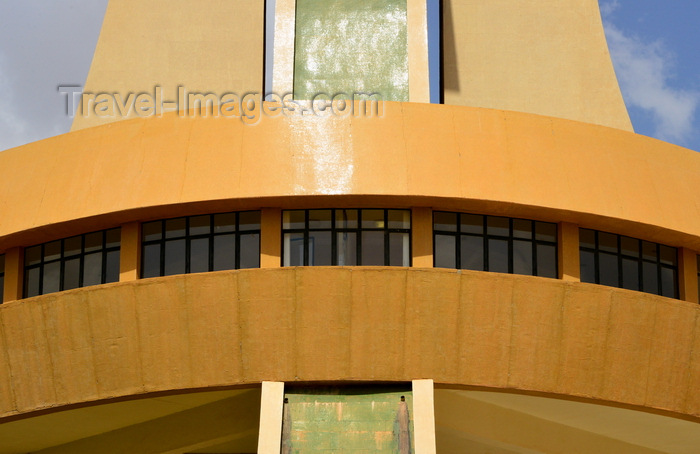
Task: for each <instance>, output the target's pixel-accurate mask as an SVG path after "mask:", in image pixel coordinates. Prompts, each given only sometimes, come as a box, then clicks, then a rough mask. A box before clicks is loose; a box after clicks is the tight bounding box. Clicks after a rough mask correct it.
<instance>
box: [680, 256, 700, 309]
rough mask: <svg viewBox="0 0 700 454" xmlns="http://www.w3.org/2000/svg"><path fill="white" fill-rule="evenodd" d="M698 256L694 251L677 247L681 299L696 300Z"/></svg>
mask: <svg viewBox="0 0 700 454" xmlns="http://www.w3.org/2000/svg"><path fill="white" fill-rule="evenodd" d="M698 285H699V284H698V258H697V253H696V252H695V251H691V250H690V249H687V248H680V249H678V290H679V293H680V295H679V296H680V298H681V299H682V300H683V301H689V302H691V303H700V301H698Z"/></svg>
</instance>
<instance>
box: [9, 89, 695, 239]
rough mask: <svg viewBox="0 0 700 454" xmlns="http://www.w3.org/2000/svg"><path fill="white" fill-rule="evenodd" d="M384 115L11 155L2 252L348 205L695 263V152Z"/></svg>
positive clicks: (453, 111) (543, 125)
mask: <svg viewBox="0 0 700 454" xmlns="http://www.w3.org/2000/svg"><path fill="white" fill-rule="evenodd" d="M385 106H386V114H385V116H384V117H383V118H364V117H358V118H355V117H343V118H339V117H326V118H317V117H312V118H308V117H301V116H294V117H289V118H287V117H284V116H281V115H279V116H277V117H275V118H270V117H269V116H265V115H263V114H262V113H261V114H260V115H261V118H260V122H259V124H257V125H256V126H246V125H244V124H243V123H242V122H241V121H240V120H238V119H214V118H181V117H179V116H177V115H176V114H175V113H172V114H166V115H164V116H163V117H162V118H151V119H137V120H129V121H122V122H117V123H114V124H109V125H105V126H101V127H95V128H89V129H87V130H82V131H76V132H73V133H69V134H65V135H62V136H58V137H54V138H51V139H47V140H43V141H39V142H35V143H32V144H29V145H25V146H22V147H19V148H15V149H11V150H7V151H4V152H3V153H0V195H1V197H0V199H1V200H2V201H3V211H4V212H8V213H13V214H14V215H13V216H9V217H7V216H5V217H2V219H0V250H2V249H4V248H7V247H12V246H17V245H22V241H20V240H19V239H18V238H16V237H17V235H23V234H30V233H31V232H37V231H41V230H42V229H43V230H44V231H45V233H46V232H47V231H49V230H51V231H52V234H53V235H56V234H57V233H58V232H60V234H66V235H68V234H72V233H80V232H84V231H89V230H90V229H96V228H103V227H106V226H110V225H115V223H116V224H117V225H118V224H119V223H122V222H128V221H131V220H140V219H145V218H148V217H151V216H156V215H158V216H161V215H162V216H167V215H168V214H167V213H168V212H169V211H168V208H167V207H170V213H171V215H179V214H181V212H178V211H177V208H176V207H177V206H178V205H180V204H197V205H196V206H198V207H199V209H202V210H203V209H205V206H206V207H210V208H211V207H213V206H216V207H218V208H219V209H226V208H224V207H228V208H229V209H239V208H246V207H248V208H251V207H260V206H282V207H285V206H287V205H289V204H291V203H295V202H294V201H295V200H296V203H298V197H303V196H309V197H314V198H318V199H322V198H323V197H324V196H335V197H337V196H338V195H344V196H347V197H380V198H381V197H383V198H385V200H388V199H390V198H401V197H402V198H403V199H398V200H404V203H405V204H407V206H415V203H417V201H423V202H426V203H429V204H430V205H426V206H434V207H436V208H440V209H444V208H452V207H455V208H459V209H476V210H480V211H482V212H487V213H492V214H498V213H511V214H513V215H518V216H523V217H525V216H530V215H531V216H532V217H534V218H536V219H542V220H551V221H566V222H572V223H576V224H579V225H582V226H585V227H591V228H598V229H600V230H611V229H612V230H614V231H615V233H622V234H627V235H631V236H637V237H642V238H645V239H648V240H651V241H659V242H663V243H666V244H670V245H674V246H680V245H683V246H685V247H688V248H691V249H694V250H700V227H699V226H700V210H699V209H698V207H700V193H698V191H697V176H698V175H700V154H699V153H697V152H694V151H691V150H687V149H683V148H680V147H677V146H674V145H671V144H668V143H664V142H660V141H657V140H654V139H650V138H648V137H644V136H640V135H636V134H632V133H629V132H625V131H621V130H616V129H611V128H606V127H602V126H596V125H592V124H587V123H579V122H574V121H568V120H561V119H556V118H549V117H542V116H537V115H532V114H524V113H516V112H505V111H499V110H492V109H480V108H472V107H463V106H446V105H429V104H418V103H386V104H385ZM285 200H287V202H284V201H285ZM290 200H291V201H290ZM335 201H336V203H337V202H338V200H337V199H336V200H335ZM392 203H394V202H392ZM261 204H264V205H261ZM164 207H165V208H164ZM155 208H157V209H155ZM179 209H180V210H181V209H182V208H179ZM129 213H131V214H129ZM90 219H92V220H93V221H92V222H91V221H89V220H90ZM95 219H101V220H100V221H99V222H97V221H94V220H95ZM86 220H88V221H86ZM70 222H73V223H75V225H73V226H72V227H71V228H63V227H62V225H63V224H66V223H70ZM86 229H87V230H86ZM25 239H26V238H25ZM44 239H45V238H40V237H36V238H34V240H36V241H43V240H44Z"/></svg>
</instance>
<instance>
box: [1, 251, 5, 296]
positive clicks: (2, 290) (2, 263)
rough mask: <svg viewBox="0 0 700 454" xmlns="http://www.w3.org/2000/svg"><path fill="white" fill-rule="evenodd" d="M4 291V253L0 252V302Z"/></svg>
mask: <svg viewBox="0 0 700 454" xmlns="http://www.w3.org/2000/svg"><path fill="white" fill-rule="evenodd" d="M4 292H5V254H0V303H2V298H3V294H4Z"/></svg>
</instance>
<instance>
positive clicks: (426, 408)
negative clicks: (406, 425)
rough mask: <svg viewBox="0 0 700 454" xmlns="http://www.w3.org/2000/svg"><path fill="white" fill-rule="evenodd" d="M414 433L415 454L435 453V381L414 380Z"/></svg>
mask: <svg viewBox="0 0 700 454" xmlns="http://www.w3.org/2000/svg"><path fill="white" fill-rule="evenodd" d="M412 385H413V434H414V442H415V444H416V446H415V448H416V449H415V454H435V453H436V445H435V404H434V402H433V381H432V380H413V383H412Z"/></svg>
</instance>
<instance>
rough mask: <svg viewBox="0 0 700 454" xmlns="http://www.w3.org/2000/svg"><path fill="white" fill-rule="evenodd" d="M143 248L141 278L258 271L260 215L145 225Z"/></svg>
mask: <svg viewBox="0 0 700 454" xmlns="http://www.w3.org/2000/svg"><path fill="white" fill-rule="evenodd" d="M141 247H142V254H141V260H142V262H141V277H156V276H169V275H173V274H185V273H200V272H206V271H220V270H233V269H241V268H258V267H260V211H242V212H238V213H220V214H205V215H202V216H189V217H182V218H175V219H166V220H162V221H154V222H146V223H144V224H143V226H142V244H141Z"/></svg>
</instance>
